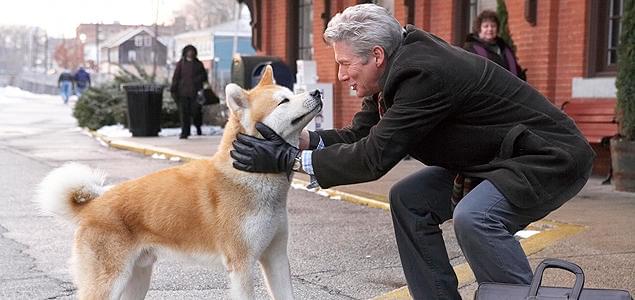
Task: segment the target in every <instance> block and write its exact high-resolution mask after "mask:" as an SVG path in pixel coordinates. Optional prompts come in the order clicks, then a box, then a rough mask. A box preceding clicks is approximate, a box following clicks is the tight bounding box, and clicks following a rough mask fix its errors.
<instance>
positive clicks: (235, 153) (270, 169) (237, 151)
mask: <svg viewBox="0 0 635 300" xmlns="http://www.w3.org/2000/svg"><path fill="white" fill-rule="evenodd" d="M256 130H258V132H260V134H262V136H263V137H264V139H259V138H256V137H253V136H249V135H245V134H242V133H239V134H238V136H237V137H236V140H235V141H234V142H233V143H232V145H233V146H234V150H232V151H231V152H230V155H231V157H232V158H233V159H234V162H233V163H232V165H233V166H234V168H236V169H238V170H242V171H247V172H255V173H283V172H284V173H287V174H290V173H291V169H292V168H293V163H294V160H295V158H296V157H297V156H298V155H299V154H300V149H298V148H296V147H294V146H292V145H290V144H289V143H287V142H286V141H285V140H284V139H282V138H281V137H280V136H279V135H278V134H277V133H276V132H275V131H273V130H272V129H271V128H269V127H268V126H267V125H265V124H263V123H260V122H258V123H256Z"/></svg>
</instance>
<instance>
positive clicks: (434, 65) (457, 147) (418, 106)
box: [311, 26, 595, 208]
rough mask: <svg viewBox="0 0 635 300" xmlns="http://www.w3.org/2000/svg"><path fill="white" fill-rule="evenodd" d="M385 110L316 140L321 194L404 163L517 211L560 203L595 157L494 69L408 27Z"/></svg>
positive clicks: (531, 92)
mask: <svg viewBox="0 0 635 300" xmlns="http://www.w3.org/2000/svg"><path fill="white" fill-rule="evenodd" d="M381 83H382V85H383V102H381V104H380V105H382V107H385V108H387V110H386V112H385V114H384V115H383V117H381V118H380V117H379V113H378V103H377V102H376V101H374V100H373V98H372V97H367V98H366V99H364V101H363V104H362V109H361V111H360V112H358V113H357V114H356V115H355V117H354V118H353V121H352V124H351V125H350V126H348V127H346V128H343V129H334V130H325V131H318V134H319V135H320V136H321V138H322V139H323V141H324V143H325V145H326V147H325V148H324V149H321V150H316V151H313V153H312V156H311V158H312V163H313V170H314V172H315V175H316V179H317V181H318V183H319V184H320V186H322V187H324V188H328V187H331V186H336V185H343V184H352V183H359V182H367V181H372V180H376V179H378V178H380V177H382V176H383V175H384V174H386V173H387V172H388V171H389V170H390V169H391V168H392V167H394V166H395V165H396V164H397V163H398V162H399V161H400V160H401V159H402V158H403V157H404V156H405V155H407V154H409V155H410V156H412V157H413V158H415V159H417V160H419V161H421V162H422V163H424V164H426V165H430V166H440V167H443V168H446V169H449V170H453V171H456V172H461V173H463V174H465V175H466V176H472V177H478V178H484V179H488V180H490V181H491V182H492V183H493V184H494V185H495V186H496V187H497V188H498V189H499V190H500V191H501V193H503V195H505V197H506V198H507V199H509V200H510V201H511V202H512V203H513V204H515V205H517V206H519V207H527V208H528V207H536V206H538V205H545V206H548V205H549V204H554V203H562V201H563V200H567V199H569V198H571V197H572V196H573V195H575V194H576V193H577V192H578V191H579V190H580V189H581V188H582V186H583V185H584V183H586V181H587V180H588V177H589V175H590V171H591V166H592V161H593V158H594V157H595V153H594V152H593V150H592V149H591V147H590V145H589V144H588V143H587V141H586V139H585V138H584V136H583V135H582V134H581V133H580V131H579V130H578V128H576V126H575V124H574V122H573V121H572V120H571V119H570V118H569V117H568V116H567V115H566V114H564V113H563V112H562V111H560V110H559V109H558V108H556V107H555V106H554V105H553V104H552V103H550V102H549V101H548V100H547V99H546V98H545V97H544V96H543V95H541V94H540V93H539V92H538V91H537V90H536V89H534V88H533V87H531V86H530V85H528V84H527V83H525V82H524V81H522V80H520V79H518V78H516V77H515V76H513V75H512V74H511V73H509V72H508V71H506V70H505V69H503V68H502V67H500V66H498V65H497V64H495V63H493V62H491V61H489V60H487V59H485V58H483V57H480V56H478V55H475V54H472V53H469V52H467V51H465V50H463V49H461V48H458V47H453V46H451V45H449V44H447V43H446V42H444V41H443V40H441V39H440V38H438V37H436V36H434V35H432V34H430V33H427V32H424V31H421V30H418V29H416V28H415V27H414V26H407V27H406V33H404V40H403V42H402V45H401V46H400V47H399V49H398V50H397V51H396V53H395V54H394V55H393V56H392V57H391V58H390V59H389V65H388V66H387V68H386V70H385V71H384V74H383V76H382V79H381Z"/></svg>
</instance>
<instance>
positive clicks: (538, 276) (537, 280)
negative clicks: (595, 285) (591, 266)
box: [527, 258, 584, 300]
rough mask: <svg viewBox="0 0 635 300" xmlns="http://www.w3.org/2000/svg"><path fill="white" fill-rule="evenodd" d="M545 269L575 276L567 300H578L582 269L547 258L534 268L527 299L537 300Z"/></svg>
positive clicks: (580, 289)
mask: <svg viewBox="0 0 635 300" xmlns="http://www.w3.org/2000/svg"><path fill="white" fill-rule="evenodd" d="M547 268H556V269H562V270H565V271H569V272H571V273H573V274H575V283H574V284H573V288H572V289H571V294H570V296H569V299H574V300H578V298H580V293H582V287H584V272H582V269H581V268H580V267H579V266H578V265H576V264H574V263H571V262H568V261H564V260H561V259H555V258H548V259H545V260H543V261H542V262H541V263H540V265H538V267H537V268H536V273H535V274H534V278H533V279H532V280H531V286H530V287H529V296H528V297H527V299H537V296H538V288H540V285H541V284H542V273H544V272H545V269H547Z"/></svg>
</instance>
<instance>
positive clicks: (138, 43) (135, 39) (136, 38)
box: [134, 35, 143, 47]
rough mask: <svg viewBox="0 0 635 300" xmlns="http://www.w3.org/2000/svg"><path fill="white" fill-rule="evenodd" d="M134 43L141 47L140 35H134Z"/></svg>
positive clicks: (141, 39) (141, 37)
mask: <svg viewBox="0 0 635 300" xmlns="http://www.w3.org/2000/svg"><path fill="white" fill-rule="evenodd" d="M134 45H135V46H136V47H143V36H140V35H137V36H135V37H134Z"/></svg>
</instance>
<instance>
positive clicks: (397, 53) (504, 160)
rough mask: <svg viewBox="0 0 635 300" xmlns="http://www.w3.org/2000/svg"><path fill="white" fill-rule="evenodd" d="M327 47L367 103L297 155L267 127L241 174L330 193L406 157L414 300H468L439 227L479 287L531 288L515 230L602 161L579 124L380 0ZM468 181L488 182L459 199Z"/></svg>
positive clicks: (342, 17)
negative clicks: (308, 182)
mask: <svg viewBox="0 0 635 300" xmlns="http://www.w3.org/2000/svg"><path fill="white" fill-rule="evenodd" d="M324 40H325V41H326V42H327V43H328V44H329V45H331V46H332V48H333V52H334V57H335V61H336V63H337V64H338V66H339V69H338V79H339V80H340V81H341V82H342V83H343V84H345V85H347V86H349V87H350V88H351V89H352V90H353V91H354V92H355V93H356V94H357V96H358V97H360V98H362V99H363V102H362V107H361V110H360V111H359V112H358V113H357V114H355V116H354V118H353V120H352V124H351V125H350V126H348V127H345V128H341V129H332V130H320V131H316V132H310V131H304V132H303V133H302V137H301V139H300V143H299V145H300V147H294V146H292V145H291V144H289V143H287V142H285V141H284V140H283V139H282V138H280V137H279V136H278V135H277V134H276V133H275V132H274V131H272V130H271V129H270V128H269V127H267V126H266V125H264V124H262V123H257V125H256V129H257V130H258V131H259V132H260V134H261V135H262V138H257V137H253V136H248V135H244V134H239V135H238V136H237V139H236V141H234V150H233V151H232V152H231V156H232V158H233V159H234V161H233V165H234V168H236V169H238V170H243V171H248V172H274V173H278V172H290V171H291V170H293V171H297V172H304V173H307V174H309V175H311V176H312V181H313V183H315V184H318V185H319V186H321V187H322V188H329V187H333V186H337V185H344V184H353V183H360V182H368V181H372V180H376V179H379V178H380V177H382V176H383V175H385V174H386V173H387V172H388V171H389V170H390V169H391V168H393V167H394V166H395V165H396V164H397V163H398V162H399V161H400V160H401V159H402V158H403V157H404V156H406V155H410V156H411V157H412V158H413V159H416V160H419V161H420V162H422V163H423V165H425V166H422V168H421V170H419V171H418V172H416V173H414V174H412V175H409V176H407V177H405V178H403V179H401V181H399V182H398V183H396V184H395V185H394V186H393V187H392V188H391V190H390V193H389V201H390V211H391V214H392V219H393V225H394V230H395V237H396V240H397V246H398V250H399V255H400V258H401V263H402V267H403V272H404V274H405V277H406V280H407V282H408V288H409V290H410V293H411V295H412V297H413V298H414V299H460V294H459V292H458V280H457V277H456V274H455V273H454V271H453V269H452V265H451V264H450V260H449V258H448V255H447V252H446V249H445V244H444V241H443V235H442V234H441V229H440V228H439V225H440V224H442V223H443V222H445V221H447V220H449V219H453V224H454V231H455V233H456V237H457V241H458V243H459V245H460V247H461V250H462V252H463V254H464V255H465V258H466V260H467V262H468V263H469V265H470V267H471V269H472V270H473V271H474V275H475V277H476V280H477V281H478V282H479V283H481V282H501V283H511V284H529V283H530V282H531V279H532V271H531V268H530V266H529V262H528V260H527V257H526V256H525V253H524V252H523V250H522V248H521V246H520V243H519V242H518V241H517V240H516V239H514V233H515V232H517V231H519V230H521V229H523V228H525V227H526V226H527V225H528V224H530V223H531V222H534V221H537V220H539V219H541V218H543V217H545V216H546V215H547V214H549V213H550V212H552V211H553V210H555V209H557V208H558V207H560V206H561V205H563V204H564V203H565V202H567V201H568V200H569V199H571V198H572V197H573V196H574V195H575V194H577V193H578V192H579V191H580V189H582V187H583V186H584V185H585V183H586V182H587V180H588V178H589V176H590V173H591V167H592V162H593V158H594V156H595V153H594V152H593V150H592V148H591V146H590V145H589V144H588V142H587V141H586V139H585V138H584V136H583V135H582V133H581V132H580V130H578V128H577V127H576V125H575V124H574V122H573V121H572V120H571V119H570V118H568V117H567V116H566V115H565V114H564V113H563V112H562V111H560V109H558V108H557V107H555V106H554V105H553V104H552V103H551V102H549V100H548V99H547V98H546V97H545V96H544V95H542V94H541V93H540V92H538V91H537V90H536V89H535V88H533V87H532V86H530V85H529V84H527V83H526V82H525V81H522V80H520V79H519V78H518V77H516V76H514V75H513V74H512V73H510V72H508V71H507V70H505V69H504V68H503V67H501V66H500V65H498V64H496V63H494V62H492V61H490V60H485V59H482V58H481V57H479V56H477V55H474V54H472V53H469V52H467V51H464V50H463V49H461V48H457V47H453V46H451V45H449V44H448V43H447V42H445V41H444V40H442V39H441V38H438V37H436V36H435V35H433V34H430V33H428V32H425V31H423V30H421V29H418V28H415V27H414V26H411V25H407V26H405V27H401V25H400V24H399V22H398V21H397V20H396V19H395V18H394V17H393V16H392V14H390V13H389V12H388V11H387V10H386V9H385V8H383V7H380V6H377V5H374V4H360V5H356V6H352V7H349V8H346V9H345V10H344V11H343V12H341V13H338V14H337V15H335V16H334V17H333V18H332V19H331V20H330V21H329V23H328V26H327V28H326V30H325V31H324ZM460 177H469V178H477V179H480V180H481V182H480V183H478V184H477V185H476V186H475V187H474V188H473V189H472V190H471V191H469V192H468V193H467V194H465V195H461V197H462V198H461V199H458V200H460V201H455V202H453V201H452V198H453V189H454V187H455V184H454V183H455V182H457V181H458V182H460V181H461V180H460ZM253 188H257V187H253ZM453 203H456V205H454V204H453Z"/></svg>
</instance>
